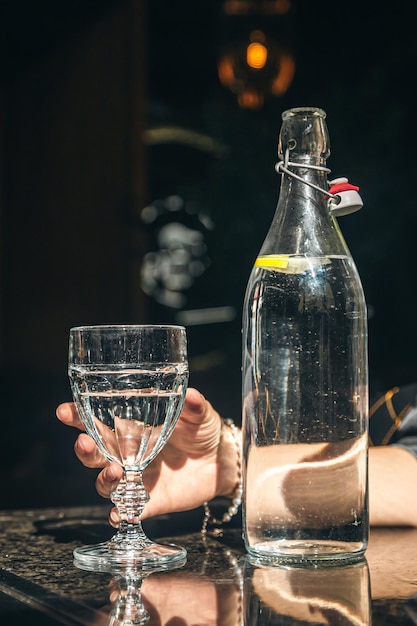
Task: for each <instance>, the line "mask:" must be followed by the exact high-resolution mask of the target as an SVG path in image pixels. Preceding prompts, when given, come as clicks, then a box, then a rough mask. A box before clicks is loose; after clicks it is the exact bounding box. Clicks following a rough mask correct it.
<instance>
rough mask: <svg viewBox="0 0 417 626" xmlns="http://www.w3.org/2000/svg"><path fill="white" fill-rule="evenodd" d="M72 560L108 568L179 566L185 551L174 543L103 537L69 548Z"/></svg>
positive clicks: (94, 568) (93, 568) (88, 566)
mask: <svg viewBox="0 0 417 626" xmlns="http://www.w3.org/2000/svg"><path fill="white" fill-rule="evenodd" d="M73 555H74V564H75V565H76V566H77V567H79V568H80V569H85V570H89V571H104V572H109V571H113V570H115V569H118V568H125V567H129V568H140V569H141V570H143V571H146V570H154V569H159V568H161V569H165V567H166V568H167V569H169V568H170V567H180V566H181V565H183V564H185V562H186V560H187V551H186V550H185V548H182V547H181V546H176V545H174V544H166V545H162V544H159V543H153V542H151V541H150V542H148V543H146V544H145V545H144V546H130V545H127V546H124V545H120V543H115V542H112V541H111V540H110V541H107V542H105V543H99V544H96V545H91V546H81V547H80V548H76V549H75V550H74V552H73Z"/></svg>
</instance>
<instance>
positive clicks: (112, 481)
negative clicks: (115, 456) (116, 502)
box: [96, 461, 123, 498]
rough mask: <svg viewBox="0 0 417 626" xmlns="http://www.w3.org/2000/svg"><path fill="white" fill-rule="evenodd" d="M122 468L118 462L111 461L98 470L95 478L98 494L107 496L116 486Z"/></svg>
mask: <svg viewBox="0 0 417 626" xmlns="http://www.w3.org/2000/svg"><path fill="white" fill-rule="evenodd" d="M122 475H123V470H122V468H121V466H120V465H119V463H116V462H115V461H113V463H109V464H108V465H107V467H105V468H104V469H103V471H101V472H100V474H99V475H98V476H97V479H96V489H97V492H98V493H99V495H100V496H102V497H103V498H109V497H110V494H111V493H112V491H114V489H115V488H116V485H117V483H118V482H119V480H120V479H121V478H122Z"/></svg>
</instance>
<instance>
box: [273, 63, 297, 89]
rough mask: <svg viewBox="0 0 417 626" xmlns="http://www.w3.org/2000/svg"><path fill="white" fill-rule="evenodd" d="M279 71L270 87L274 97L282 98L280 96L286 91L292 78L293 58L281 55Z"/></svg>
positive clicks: (293, 70)
mask: <svg viewBox="0 0 417 626" xmlns="http://www.w3.org/2000/svg"><path fill="white" fill-rule="evenodd" d="M279 69H280V71H279V74H278V75H277V77H276V78H275V80H274V82H273V83H272V87H271V92H272V93H273V94H274V96H282V94H284V93H285V92H286V91H287V89H288V87H289V85H290V84H291V81H292V79H293V78H294V73H295V61H294V59H293V57H292V56H290V55H289V54H282V55H281V58H280V68H279Z"/></svg>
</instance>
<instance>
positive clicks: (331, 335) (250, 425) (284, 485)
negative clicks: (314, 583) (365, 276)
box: [242, 107, 368, 562]
mask: <svg viewBox="0 0 417 626" xmlns="http://www.w3.org/2000/svg"><path fill="white" fill-rule="evenodd" d="M325 117H326V114H325V112H324V111H322V110H321V109H317V108H310V107H304V108H296V109H291V110H289V111H286V112H284V113H283V115H282V128H281V133H280V138H279V145H278V154H279V156H280V158H281V159H283V161H281V162H280V163H279V164H278V169H279V170H281V172H282V180H281V189H280V195H279V201H278V206H277V209H276V213H275V216H274V219H273V222H272V225H271V227H270V230H269V232H268V234H267V237H266V239H265V242H264V244H263V246H262V248H261V250H260V253H259V256H258V258H257V259H256V261H255V264H254V267H253V270H252V273H251V275H250V278H249V282H248V286H247V290H246V295H245V302H244V310H243V359H242V377H243V385H242V396H243V462H244V504H243V524H244V529H243V536H244V540H245V544H246V548H247V550H248V552H249V554H250V555H252V557H255V558H258V559H261V560H279V561H281V562H282V561H284V562H285V561H287V562H310V561H331V560H336V561H339V560H340V559H345V560H346V559H348V560H350V561H354V560H357V559H360V558H362V556H363V553H364V551H365V549H366V546H367V538H368V504H367V498H368V493H367V491H368V490H367V475H368V474H367V451H368V448H367V445H368V439H367V427H368V420H367V412H368V371H367V315H366V304H365V298H364V294H363V289H362V285H361V281H360V278H359V275H358V272H357V269H356V266H355V264H354V262H353V260H352V257H351V254H350V252H349V250H348V248H347V246H346V243H345V241H344V239H343V236H342V234H341V231H340V229H339V226H338V223H337V221H336V219H335V218H334V217H333V216H332V215H331V210H330V204H329V193H326V192H327V191H328V188H329V187H328V185H329V183H328V182H327V173H328V171H329V170H328V169H327V168H326V158H327V157H328V155H329V154H330V151H329V139H328V132H327V127H326V122H325Z"/></svg>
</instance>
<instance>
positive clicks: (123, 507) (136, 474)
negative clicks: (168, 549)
mask: <svg viewBox="0 0 417 626" xmlns="http://www.w3.org/2000/svg"><path fill="white" fill-rule="evenodd" d="M110 498H111V501H112V502H113V504H114V505H115V506H116V508H117V512H118V514H119V518H120V524H119V529H118V531H117V533H116V535H115V536H114V538H113V540H112V541H114V542H116V543H119V542H120V541H123V542H126V540H127V541H135V542H138V541H139V542H142V543H149V542H150V540H149V539H148V538H147V537H146V535H145V533H144V531H143V528H142V523H141V521H140V516H141V514H142V511H143V509H144V507H145V504H146V503H147V502H148V500H149V494H148V492H147V491H146V489H145V487H144V485H143V480H142V472H141V471H140V470H139V469H138V468H127V469H125V470H124V472H123V477H122V479H121V480H120V482H119V484H118V485H117V487H116V489H115V490H114V491H113V493H112V494H111V496H110Z"/></svg>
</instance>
